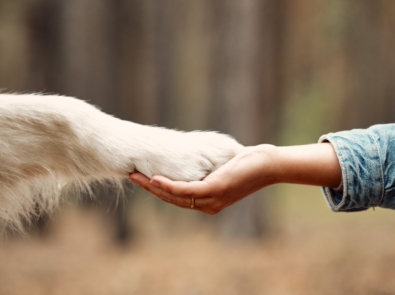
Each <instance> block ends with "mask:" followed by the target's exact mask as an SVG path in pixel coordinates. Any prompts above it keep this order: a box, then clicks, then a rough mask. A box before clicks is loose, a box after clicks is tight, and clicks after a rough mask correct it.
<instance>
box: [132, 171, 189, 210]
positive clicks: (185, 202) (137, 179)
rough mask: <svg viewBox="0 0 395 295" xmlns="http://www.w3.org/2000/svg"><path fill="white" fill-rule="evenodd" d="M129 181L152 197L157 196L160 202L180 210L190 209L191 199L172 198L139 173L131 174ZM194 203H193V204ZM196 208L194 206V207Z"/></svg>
mask: <svg viewBox="0 0 395 295" xmlns="http://www.w3.org/2000/svg"><path fill="white" fill-rule="evenodd" d="M129 179H130V180H131V181H132V182H134V183H136V184H138V185H139V186H141V187H142V188H143V189H145V190H147V191H149V192H150V193H152V194H153V195H155V196H157V197H158V198H159V199H161V200H162V201H165V202H167V203H170V204H173V205H175V206H178V207H181V208H190V207H191V204H192V198H182V197H179V196H173V195H171V194H169V193H168V192H166V191H164V190H162V189H161V188H159V187H157V186H155V185H153V184H152V183H151V181H150V179H149V178H148V177H146V176H145V175H143V174H141V173H133V174H132V175H130V177H129ZM194 203H195V202H194ZM195 206H196V205H195Z"/></svg>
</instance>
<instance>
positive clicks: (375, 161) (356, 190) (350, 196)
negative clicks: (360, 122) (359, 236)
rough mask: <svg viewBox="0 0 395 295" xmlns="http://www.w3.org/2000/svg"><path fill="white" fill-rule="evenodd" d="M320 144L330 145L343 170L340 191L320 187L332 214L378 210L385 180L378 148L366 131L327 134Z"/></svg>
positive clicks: (374, 136) (370, 134)
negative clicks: (375, 208)
mask: <svg viewBox="0 0 395 295" xmlns="http://www.w3.org/2000/svg"><path fill="white" fill-rule="evenodd" d="M319 142H320V143H321V142H330V143H331V144H332V146H333V147H334V149H335V151H336V154H337V157H338V159H339V163H340V167H341V170H342V186H341V187H340V189H333V188H329V187H323V188H322V192H323V194H324V196H325V199H326V201H327V204H328V205H329V207H330V208H331V209H332V210H333V211H335V212H342V211H343V212H352V211H362V210H366V209H368V208H370V207H376V206H380V205H381V203H382V202H383V196H384V177H383V167H382V163H383V162H382V160H381V158H380V147H379V143H378V142H377V139H376V135H375V134H374V133H373V132H371V131H370V130H369V129H366V130H362V129H355V130H351V131H342V132H337V133H329V134H327V135H324V136H322V137H321V138H320V139H319Z"/></svg>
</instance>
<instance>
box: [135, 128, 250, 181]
mask: <svg viewBox="0 0 395 295" xmlns="http://www.w3.org/2000/svg"><path fill="white" fill-rule="evenodd" d="M161 131H163V134H161V136H158V138H156V142H157V143H156V144H157V146H156V148H155V149H154V150H152V151H151V152H150V153H149V154H147V155H146V157H143V158H140V159H136V161H135V167H136V170H138V171H139V172H141V173H143V174H145V175H146V176H148V177H150V178H151V177H152V176H154V175H163V176H166V177H168V178H170V179H172V180H183V181H193V180H201V179H203V178H204V177H206V176H207V175H208V174H210V173H211V172H213V171H215V170H216V169H218V168H219V167H221V166H222V165H223V164H225V163H226V162H227V161H229V160H230V159H232V158H233V157H234V156H235V155H236V154H238V153H239V152H240V151H241V150H242V148H243V146H242V145H241V144H239V143H238V142H237V141H236V140H234V139H233V138H231V137H230V136H228V135H224V134H219V133H216V132H203V131H194V132H188V133H183V132H178V131H174V130H166V129H162V130H161Z"/></svg>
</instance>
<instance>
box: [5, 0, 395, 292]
mask: <svg viewBox="0 0 395 295" xmlns="http://www.w3.org/2000/svg"><path fill="white" fill-rule="evenodd" d="M394 48H395V1H392V0H375V1H372V0H327V1H324V0H243V1H236V0H211V1H209V0H189V1H182V0H159V1H158V0H34V1H33V0H18V1H15V0H0V89H1V90H2V91H3V92H45V93H58V94H61V95H70V96H75V97H78V98H81V99H84V100H88V101H89V102H91V103H93V104H95V105H97V106H99V107H100V108H101V109H102V110H103V111H105V112H107V113H110V114H114V115H116V116H118V117H120V118H123V119H126V120H132V121H134V122H137V123H141V124H151V125H159V126H165V127H169V128H177V129H181V130H194V129H201V130H207V129H210V130H219V131H221V132H225V133H229V134H231V135H233V136H234V137H236V138H237V139H238V140H239V141H240V142H241V143H242V144H244V145H256V144H260V143H273V144H278V145H295V144H305V143H314V142H316V141H317V140H318V137H319V136H320V135H322V134H324V133H327V132H334V131H338V130H344V129H351V128H365V127H368V126H370V125H373V124H378V123H389V122H395V81H394V80H395V54H394ZM43 152H44V151H43ZM132 190H133V191H132V192H131V193H130V194H129V195H128V196H127V198H126V200H125V204H124V205H123V206H118V207H116V208H114V202H113V200H114V192H112V191H111V190H107V189H103V188H101V189H100V190H98V193H97V196H96V198H97V200H96V201H90V200H89V198H87V199H86V200H82V201H80V202H77V203H78V204H74V205H71V206H70V204H65V205H64V208H63V209H62V210H61V211H60V212H59V213H58V214H57V215H56V216H54V217H52V218H51V219H50V221H48V222H42V221H40V222H39V223H38V225H37V226H38V227H39V228H40V234H33V233H32V237H31V239H30V240H29V241H21V240H19V239H17V238H12V237H10V239H9V240H8V241H6V242H4V243H3V244H2V245H0V259H1V261H2V263H1V264H0V294H271V295H276V294H304V295H306V294H369V295H375V294H377V295H379V294H380V295H387V294H395V280H394V279H393V277H394V275H395V249H394V247H393V245H394V243H395V223H394V222H395V214H394V213H393V212H391V211H390V210H382V209H377V210H376V211H375V212H373V211H372V210H370V211H367V212H361V213H352V214H351V213H349V214H342V213H338V214H335V213H332V212H331V211H330V210H329V209H328V208H327V206H326V204H325V201H324V200H323V197H321V195H320V190H319V188H310V187H299V186H291V185H282V186H277V187H273V188H268V189H266V190H264V191H261V192H258V193H256V194H255V196H251V197H249V198H247V199H246V200H244V201H242V202H240V203H239V204H237V205H235V206H233V207H231V208H229V209H227V210H225V211H224V212H222V213H220V214H219V215H217V216H214V217H212V216H210V217H208V216H203V215H202V214H199V213H197V212H194V211H188V210H181V209H178V208H173V207H171V206H169V205H167V204H164V203H161V202H160V201H158V200H156V199H155V198H154V197H152V196H150V195H149V194H147V193H145V192H143V191H141V190H139V189H137V188H135V189H132Z"/></svg>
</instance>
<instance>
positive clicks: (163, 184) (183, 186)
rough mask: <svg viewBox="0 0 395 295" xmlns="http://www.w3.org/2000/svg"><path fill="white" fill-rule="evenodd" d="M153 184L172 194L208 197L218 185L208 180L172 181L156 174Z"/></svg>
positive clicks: (188, 196) (186, 196)
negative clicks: (213, 184)
mask: <svg viewBox="0 0 395 295" xmlns="http://www.w3.org/2000/svg"><path fill="white" fill-rule="evenodd" d="M151 183H152V185H154V186H156V187H158V188H160V189H162V190H164V191H166V192H168V193H169V194H172V195H174V196H179V197H183V198H191V197H194V198H207V197H210V195H212V194H213V193H214V192H215V191H216V187H215V186H212V185H211V184H210V183H209V182H206V181H204V180H203V181H190V182H186V181H172V180H170V179H168V178H166V177H164V176H154V177H153V178H152V180H151Z"/></svg>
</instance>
